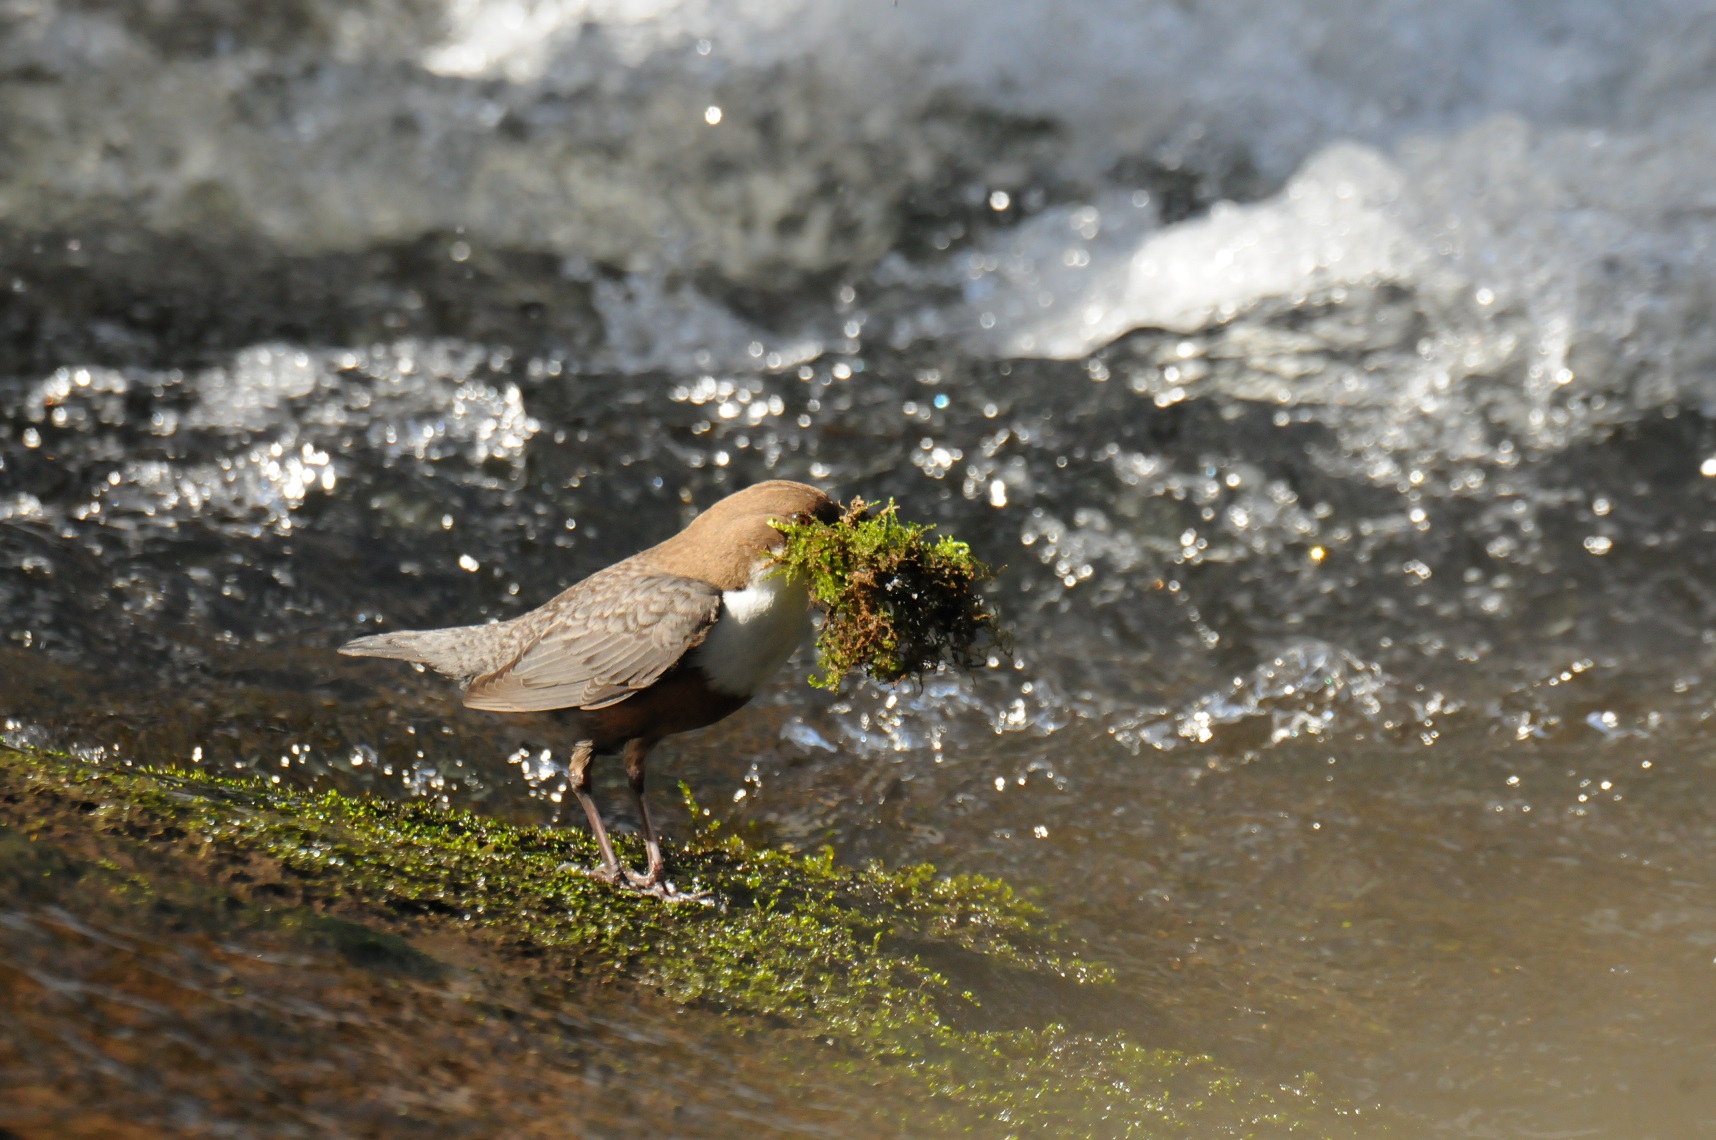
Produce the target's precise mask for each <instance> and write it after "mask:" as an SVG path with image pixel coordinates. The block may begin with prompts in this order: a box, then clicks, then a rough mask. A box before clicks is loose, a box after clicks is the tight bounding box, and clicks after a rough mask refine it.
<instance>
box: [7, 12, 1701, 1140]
mask: <svg viewBox="0 0 1716 1140" xmlns="http://www.w3.org/2000/svg"><path fill="white" fill-rule="evenodd" d="M1712 17H1716V11H1713V10H1712V8H1711V6H1710V5H1709V4H1707V3H1699V2H1693V0H1686V2H1680V3H1668V2H1666V0H1665V2H1661V3H1653V4H1647V5H1643V6H1639V5H1619V4H1604V3H1568V4H1562V5H1556V6H1551V7H1546V6H1542V5H1532V4H1523V3H1522V4H1512V5H1510V4H1493V3H1492V4H1476V3H1473V4H1454V5H1448V4H1438V5H1429V4H1419V3H1408V2H1405V0H1391V2H1389V3H1383V4H1356V3H1355V4H1348V3H1341V2H1338V0H1306V2H1303V3H1296V4H1292V5H1286V6H1277V9H1275V10H1272V11H1271V12H1270V13H1268V14H1264V15H1259V14H1257V13H1256V12H1254V11H1252V10H1251V9H1250V7H1249V6H1237V5H1230V4H1225V3H1219V2H1215V0H1210V2H1199V3H1188V4H1178V5H1174V4H1142V5H1123V4H1097V5H1086V6H1083V7H1082V8H1081V9H1079V10H1078V11H1076V12H1071V13H1065V12H1055V13H1053V14H1051V10H1050V9H1046V8H1045V9H1043V10H1042V11H1037V10H1036V9H1034V8H1032V7H1031V6H1028V5H1016V6H1007V5H1002V6H1000V7H996V6H994V5H983V6H977V5H964V4H960V3H955V2H951V0H950V2H948V3H944V4H939V5H935V6H933V7H927V8H926V7H922V6H916V5H911V6H903V7H901V8H896V9H887V8H880V9H876V10H874V11H872V10H870V9H868V8H865V7H862V6H858V5H836V6H816V7H811V6H804V7H802V8H801V7H799V6H792V5H787V6H771V7H767V8H763V7H758V8H756V9H755V10H753V8H752V7H750V6H747V5H744V4H739V3H708V4H697V5H692V4H685V5H669V4H660V5H650V4H645V3H637V4H630V3H618V2H616V3H613V4H607V5H601V4H592V5H581V4H561V5H555V4H549V3H537V4H529V3H507V2H502V0H485V2H481V3H473V4H458V5H442V4H439V3H427V2H426V3H420V4H403V3H401V4H384V3H371V4H364V5H356V6H351V5H331V4H330V5H323V4H318V3H314V2H311V0H296V2H292V3H281V4H278V5H272V6H267V7H265V8H261V9H256V10H254V11H253V10H252V9H251V8H250V7H249V6H245V5H237V4H234V5H226V4H223V3H218V2H215V0H202V2H198V3H191V2H189V0H185V2H182V3H161V4H147V5H135V6H134V5H121V4H106V3H96V2H94V0H83V2H77V3H73V2H69V0H40V2H37V3H32V4H24V3H14V4H11V5H9V6H0V27H3V29H4V40H3V47H0V60H3V63H0V76H3V78H0V83H3V84H4V92H5V98H4V99H0V106H3V107H4V108H5V109H4V110H0V124H3V127H4V133H5V136H6V137H7V139H8V140H9V141H8V143H7V148H8V151H9V153H10V156H11V157H10V158H9V160H8V161H7V162H6V163H5V164H4V165H3V166H0V286H3V287H5V288H8V289H9V290H10V292H7V293H4V294H0V330H3V336H4V340H3V347H0V366H3V369H0V464H3V465H0V615H3V617H4V633H5V639H4V641H3V642H0V716H4V718H5V731H6V733H7V734H8V738H9V739H13V740H17V741H21V742H32V743H47V744H53V745H55V746H59V747H64V748H70V749H73V750H74V751H78V752H80V753H82V754H85V755H87V756H88V757H89V758H90V759H91V760H92V761H97V762H100V763H115V762H138V761H159V760H162V759H168V760H172V761H175V762H178V763H182V764H185V765H201V766H202V767H204V768H206V769H210V770H214V771H223V772H256V771H260V772H265V773H267V774H269V775H270V776H271V777H273V778H275V779H278V780H280V781H282V782H289V783H293V784H297V785H302V786H310V787H337V788H341V789H345V790H353V789H363V790H370V791H374V792H378V793H381V794H386V795H395V796H429V797H434V798H438V799H442V800H444V801H446V802H450V803H455V804H459V805H464V806H471V807H475V808H480V809H481V810H484V811H488V812H493V813H496V814H499V815H503V816H506V817H509V818H517V819H529V820H540V819H558V818H562V817H563V816H564V814H565V813H564V811H563V808H564V806H565V805H563V804H562V803H561V793H562V791H563V785H562V783H561V781H560V778H559V776H558V774H557V764H558V763H559V762H560V761H562V760H563V759H564V756H565V747H566V742H565V741H564V740H561V739H558V738H556V737H554V736H553V735H552V734H551V733H550V732H549V731H548V730H546V729H544V728H541V727H539V726H533V725H528V724H520V725H514V724H506V723H501V722H499V721H498V720H497V719H495V718H492V717H488V716H485V715H483V714H477V713H472V712H468V711H465V710H462V709H459V708H457V707H455V706H454V704H453V703H452V701H451V700H450V699H449V690H448V687H447V686H446V685H445V684H444V683H443V682H441V681H439V680H437V679H436V678H434V677H431V676H427V675H420V674H415V673H412V672H410V671H408V670H404V669H399V668H394V667H392V666H387V665H379V664H376V663H358V662H351V661H345V660H341V659H339V658H336V657H335V656H334V655H333V653H332V651H331V650H332V647H333V646H335V645H337V644H339V643H340V642H342V641H344V640H346V639H347V638H349V637H351V636H353V635H355V634H357V633H359V632H363V631H366V630H373V629H374V628H376V627H377V626H383V627H386V628H398V627H408V626H418V625H432V624H434V625H440V624H454V623H464V622H472V621H480V620H482V619H483V618H484V617H500V616H506V615H509V614H513V613H517V612H520V611H521V610H523V609H526V608H529V607H530V606H532V605H534V604H536V603H538V602H540V601H541V600H543V599H545V598H546V597H548V596H550V595H551V594H552V593H554V592H555V591H556V590H558V589H559V588H561V587H563V586H564V585H566V584H569V583H570V582H572V581H574V580H576V579H578V578H579V577H581V576H583V575H584V574H587V573H589V572H590V571H592V570H595V569H597V568H599V567H601V566H603V565H605V564H607V563H608V562H610V561H613V560H614V559H616V558H619V557H621V556H624V555H626V554H629V553H631V552H633V551H634V550H636V549H638V548H639V547H641V546H643V545H646V544H648V543H650V542H654V541H656V540H658V539H660V538H661V537H663V536H665V535H666V534H668V533H671V532H672V531H673V530H674V529H676V528H677V527H678V526H680V525H682V524H683V522H684V521H685V520H686V519H687V518H689V517H690V515H691V514H692V513H693V512H694V511H695V510H696V509H697V508H699V507H702V506H706V505H708V504H709V503H710V502H712V501H713V500H714V499H716V498H718V497H719V496H721V495H722V494H725V493H727V492H728V491H731V490H733V489H736V488H738V487H741V486H744V485H745V484H747V483H749V482H752V481H754V480H757V479H761V478H766V477H773V476H782V477H790V478H797V479H805V480H808V481H812V482H816V483H818V484H820V485H823V486H826V487H828V488H829V489H831V490H832V491H834V492H836V493H839V494H850V493H861V494H863V495H864V496H865V497H867V498H883V497H887V496H890V495H891V496H894V497H896V498H898V500H899V501H900V503H901V504H902V507H903V508H904V510H905V513H907V514H908V515H910V516H912V517H915V518H919V519H923V520H927V521H933V522H937V523H939V524H942V525H943V526H944V527H945V528H946V529H948V530H949V531H950V532H952V533H955V534H957V535H959V536H961V537H963V538H966V539H968V540H969V541H970V542H971V543H972V544H973V545H974V546H975V547H976V548H977V549H978V550H979V552H980V553H982V554H984V555H985V556H987V557H989V558H990V559H991V560H993V561H995V562H998V563H1004V564H1006V566H1007V572H1006V574H1005V576H1004V579H1003V586H1002V589H1001V594H1000V602H1001V605H1002V606H1003V607H1004V611H1005V613H1006V615H1007V617H1008V618H1009V620H1010V621H1011V623H1012V624H1013V626H1014V627H1015V631H1016V639H1017V643H1018V648H1019V653H1018V658H1017V660H1016V661H1014V662H1011V663H1008V662H996V663H995V665H994V667H993V668H991V669H989V670H987V671H984V672H981V673H980V674H979V675H977V676H974V677H969V678H966V677H937V678H934V679H931V680H930V681H929V682H928V683H927V684H926V685H925V686H924V687H923V688H922V689H921V691H914V690H911V689H901V690H898V691H893V692H889V691H884V690H879V689H875V688H871V687H868V686H864V685H859V686H856V687H855V688H852V689H850V690H849V691H847V692H845V693H843V694H841V695H840V696H838V697H829V696H826V695H824V694H821V693H817V692H815V691H812V690H810V689H809V688H808V687H806V686H804V685H802V684H799V683H796V682H797V679H798V678H799V677H800V676H802V675H803V674H804V673H805V672H806V671H807V669H808V662H797V663H795V664H794V666H792V667H791V669H790V670H789V672H790V674H791V675H790V676H788V677H786V678H784V679H783V683H782V684H781V685H780V686H779V687H778V688H777V689H776V690H775V691H774V692H772V693H771V694H770V695H768V696H767V697H766V698H765V699H762V700H759V701H758V702H757V704H756V705H754V706H753V707H752V708H750V709H748V710H746V711H745V712H744V713H743V714H741V715H739V716H737V717H734V718H732V719H731V720H730V721H728V722H725V723H723V724H721V725H719V726H717V727H715V728H712V729H710V730H708V731H706V732H703V733H701V734H698V735H695V736H691V737H686V738H680V739H677V740H674V741H672V742H670V743H669V744H668V745H666V746H664V748H663V749H662V763H661V764H660V768H661V770H662V771H663V773H664V774H665V775H666V776H667V777H668V778H669V779H680V778H683V779H685V780H687V781H689V782H690V783H691V785H692V786H693V788H694V789H695V791H696V792H697V794H698V795H699V797H700V798H701V799H702V800H703V801H704V802H706V803H718V804H719V805H720V808H719V810H720V811H721V812H722V813H723V814H725V815H726V816H727V817H728V818H730V819H731V820H733V821H735V822H736V823H737V824H739V825H741V826H745V827H748V828H750V829H752V830H753V831H754V832H755V833H756V834H757V835H759V836H761V837H764V838H766V839H768V840H770V841H772V842H777V843H783V844H791V845H796V846H801V847H810V846H814V845H817V844H821V843H824V842H827V843H832V844H833V845H834V846H835V847H836V849H837V850H838V851H839V852H840V854H841V856H842V857H843V858H847V859H862V858H869V857H877V858H882V859H884V860H886V861H888V862H890V863H895V862H901V861H906V860H919V859H927V860H930V861H933V862H935V863H936V864H937V865H938V866H941V867H944V868H948V869H957V870H981V871H986V872H992V873H997V874H1001V875H1004V876H1006V877H1008V878H1009V879H1011V880H1012V881H1014V882H1015V883H1016V884H1018V885H1019V886H1020V887H1021V888H1024V889H1027V890H1032V891H1036V892H1038V893H1040V895H1041V896H1042V898H1043V899H1044V900H1045V902H1046V904H1047V905H1048V906H1049V909H1050V910H1051V911H1052V912H1053V913H1054V914H1055V915H1056V916H1057V917H1060V918H1062V919H1064V920H1066V921H1068V922H1070V923H1071V924H1073V926H1074V928H1075V929H1076V930H1077V931H1078V932H1079V933H1081V934H1082V935H1084V936H1085V937H1087V938H1089V939H1090V940H1091V942H1092V943H1093V945H1094V948H1095V951H1096V953H1097V955H1098V956H1099V957H1102V958H1104V959H1106V960H1107V961H1109V962H1111V963H1113V964H1114V965H1115V967H1116V968H1117V970H1118V971H1119V973H1120V976H1121V978H1122V984H1123V985H1125V986H1126V987H1128V988H1129V990H1130V992H1132V993H1133V994H1135V995H1139V996H1141V997H1142V998H1144V999H1145V1000H1146V1001H1147V1003H1148V1004H1149V1006H1150V1007H1151V1008H1153V1009H1155V1010H1157V1011H1159V1019H1158V1021H1157V1022H1156V1023H1154V1024H1152V1025H1150V1026H1140V1027H1138V1030H1137V1035H1138V1036H1139V1037H1140V1038H1141V1039H1145V1040H1150V1039H1152V1038H1160V1039H1163V1040H1171V1041H1172V1042H1173V1043H1175V1044H1177V1045H1180V1046H1181V1047H1185V1046H1187V1045H1191V1046H1192V1047H1194V1048H1197V1049H1199V1050H1204V1051H1208V1052H1210V1053H1211V1054H1213V1055H1214V1056H1216V1057H1217V1059H1218V1060H1220V1061H1222V1062H1224V1063H1227V1064H1230V1065H1233V1066H1235V1067H1237V1068H1239V1069H1240V1070H1241V1071H1243V1072H1256V1073H1274V1072H1299V1071H1303V1070H1313V1071H1315V1072H1316V1073H1318V1074H1319V1075H1320V1077H1321V1079H1322V1081H1323V1082H1324V1087H1325V1088H1327V1089H1328V1090H1330V1091H1331V1092H1333V1093H1336V1094H1338V1095H1340V1096H1342V1097H1347V1098H1351V1099H1352V1100H1354V1101H1355V1102H1357V1103H1360V1104H1366V1105H1377V1106H1381V1107H1383V1108H1385V1109H1387V1110H1388V1111H1390V1112H1392V1113H1398V1114H1401V1116H1402V1117H1403V1118H1404V1119H1405V1120H1406V1121H1408V1122H1409V1126H1410V1127H1412V1128H1415V1129H1417V1130H1418V1131H1419V1132H1420V1133H1422V1134H1424V1135H1430V1134H1437V1135H1458V1136H1474V1137H1480V1136H1481V1137H1487V1136H1521V1135H1542V1136H1616V1137H1623V1136H1624V1137H1641V1136H1689V1135H1701V1134H1703V1131H1704V1130H1708V1129H1710V1128H1712V1127H1713V1125H1712V1121H1716V1081H1713V1080H1712V1078H1711V1073H1712V1071H1713V1069H1712V1060H1713V1058H1712V1050H1713V1047H1716V1033H1713V1032H1712V1030H1711V1028H1710V1027H1711V1025H1713V1024H1716V986H1713V982H1716V957H1713V956H1716V895H1713V892H1712V884H1713V883H1716V799H1713V798H1712V795H1711V793H1710V790H1709V788H1710V783H1711V780H1712V778H1713V775H1716V774H1713V773H1712V771H1711V768H1712V764H1713V761H1712V756H1713V755H1716V751H1713V749H1712V747H1711V745H1712V743H1713V739H1712V737H1713V734H1716V728H1713V726H1712V724H1711V721H1712V716H1713V713H1716V706H1713V705H1712V702H1711V699H1710V696H1709V693H1710V689H1709V684H1708V679H1709V678H1710V677H1711V675H1712V671H1713V670H1716V648H1713V647H1716V591H1713V589H1712V588H1711V586H1710V585H1709V567H1710V566H1711V565H1712V564H1713V555H1716V513H1713V511H1712V506H1713V499H1716V338H1713V335H1712V332H1711V327H1712V326H1711V325H1710V322H1709V319H1708V314H1709V307H1710V300H1711V298H1712V297H1716V212H1713V211H1716V199H1712V198H1711V197H1710V191H1709V189H1708V188H1709V187H1710V186H1711V185H1713V184H1716V179H1713V178H1712V177H1711V176H1712V175H1713V174H1716V146H1713V145H1712V141H1711V134H1710V130H1709V125H1708V124H1709V123H1710V122H1711V121H1713V120H1712V118H1711V116H1712V113H1716V81H1713V80H1712V76H1713V75H1716V72H1713V71H1712V70H1711V68H1710V66H1709V63H1710V60H1711V59H1713V58H1716V19H1712ZM712 120H713V121H712ZM609 776H610V778H611V774H609ZM613 798H615V797H612V796H611V795H610V799H613ZM32 921H34V920H32ZM32 929H34V928H32ZM44 929H46V928H44ZM41 936H42V937H44V938H46V937H54V938H62V937H66V935H64V934H63V932H62V933H51V932H50V933H48V934H43V935H41ZM32 937H35V935H32ZM75 963H76V959H75V958H74V960H73V966H72V967H71V968H72V969H79V968H81V967H78V966H76V964H75ZM91 969H94V967H91ZM637 1016H638V1017H639V1019H640V1024H641V1023H642V1022H643V1021H647V1020H648V1019H649V1018H650V1017H654V1016H656V1015H655V1014H651V1013H649V1012H648V1011H640V1012H639V1013H638V1014H637ZM676 1047H678V1046H676ZM683 1047H684V1048H685V1049H686V1050H689V1053H690V1055H695V1054H696V1053H697V1051H698V1049H699V1048H700V1046H699V1045H698V1044H697V1043H696V1042H695V1041H693V1042H691V1043H689V1044H685V1045H684V1046H683ZM707 1048H708V1049H711V1050H717V1051H718V1050H719V1049H720V1048H721V1046H708V1047H707ZM711 1055H712V1056H714V1055H718V1054H717V1053H712V1054H711ZM718 1069H719V1066H718V1065H717V1066H714V1069H712V1070H711V1071H715V1070H718ZM168 1072H169V1070H167V1069H162V1070H161V1071H159V1072H157V1073H156V1074H155V1075H154V1076H153V1077H150V1078H148V1079H152V1080H158V1081H165V1080H167V1078H168ZM734 1080H735V1081H738V1080H740V1078H739V1077H735V1078H734ZM717 1083H718V1081H717ZM639 1112H640V1113H641V1114H642V1116H641V1117H640V1119H643V1118H648V1110H647V1108H640V1109H639ZM770 1112H771V1113H773V1114H774V1117H773V1119H775V1120H776V1123H777V1124H779V1125H781V1126H782V1127H786V1126H788V1125H791V1124H792V1122H793V1119H794V1117H793V1113H794V1109H793V1108H792V1107H790V1106H786V1107H783V1106H780V1105H776V1106H774V1107H772V1108H771V1109H770Z"/></svg>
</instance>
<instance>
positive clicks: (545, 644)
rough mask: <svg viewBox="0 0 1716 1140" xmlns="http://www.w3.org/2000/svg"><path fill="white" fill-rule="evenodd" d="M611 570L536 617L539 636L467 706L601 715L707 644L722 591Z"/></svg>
mask: <svg viewBox="0 0 1716 1140" xmlns="http://www.w3.org/2000/svg"><path fill="white" fill-rule="evenodd" d="M620 570H621V568H620V567H612V568H610V569H609V570H604V571H601V572H599V573H596V574H593V575H591V576H590V577H588V578H586V579H584V581H582V582H580V583H578V584H577V585H576V586H573V587H572V588H571V589H569V590H567V591H566V592H565V593H563V594H561V595H560V596H559V597H557V598H555V599H554V600H553V601H552V602H549V603H548V604H547V605H545V606H543V607H542V609H540V610H538V611H536V613H535V614H530V615H526V616H525V618H521V619H519V620H520V622H521V623H523V622H525V621H533V622H534V624H537V625H538V626H539V628H540V630H541V633H540V635H539V636H538V637H537V638H536V640H535V641H534V642H533V643H531V644H530V645H529V647H528V648H526V649H525V650H524V652H522V653H521V654H519V656H518V658H517V659H516V660H515V661H513V662H512V663H511V664H510V665H507V666H505V667H503V668H501V669H498V670H496V671H495V672H493V673H491V674H489V675H488V676H486V677H479V678H478V679H477V680H476V681H474V682H472V684H471V686H470V687H469V688H468V689H466V690H465V704H467V705H469V706H470V707H471V708H474V709H487V710H490V711H492V712H542V711H545V710H548V709H566V708H580V709H599V708H606V707H607V706H609V705H612V704H617V703H618V702H620V701H623V700H625V699H626V698H627V697H629V696H631V695H632V694H633V693H635V692H637V691H638V690H639V689H646V688H648V687H649V686H650V685H653V684H654V683H655V682H656V681H657V680H659V679H660V678H661V676H662V674H664V673H666V672H667V671H668V670H669V669H671V668H673V666H674V665H675V664H677V663H678V662H679V659H680V658H682V657H684V656H685V654H686V653H688V652H689V651H690V650H692V649H694V648H696V647H697V646H698V645H700V644H702V642H703V639H704V637H706V636H707V635H708V633H709V627H710V625H712V624H713V623H714V621H715V617H716V615H717V614H718V613H719V612H720V610H721V591H720V589H719V588H717V587H715V586H712V585H710V584H709V583H708V582H700V581H698V580H696V579H694V578H682V577H680V576H679V575H677V574H649V573H645V574H639V573H637V572H636V571H635V570H634V571H622V572H618V573H616V572H615V571H620Z"/></svg>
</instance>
